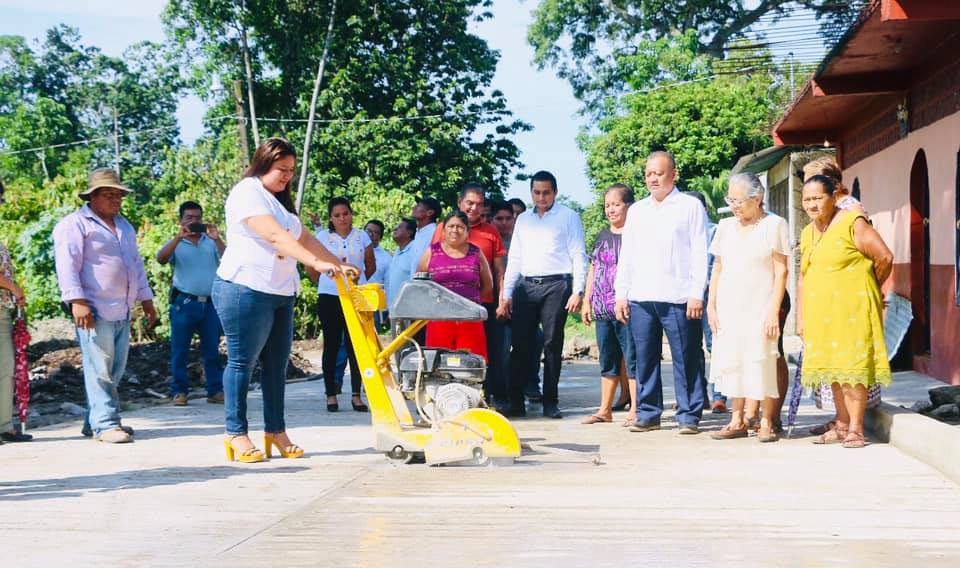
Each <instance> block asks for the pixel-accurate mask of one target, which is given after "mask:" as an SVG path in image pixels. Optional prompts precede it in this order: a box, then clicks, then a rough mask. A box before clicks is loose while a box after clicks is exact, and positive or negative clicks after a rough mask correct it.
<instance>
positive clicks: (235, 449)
mask: <svg viewBox="0 0 960 568" xmlns="http://www.w3.org/2000/svg"><path fill="white" fill-rule="evenodd" d="M296 155H297V153H296V150H295V149H294V148H293V146H292V145H290V143H289V142H287V141H286V140H284V139H282V138H269V139H267V140H266V141H264V143H263V144H262V145H260V147H259V148H257V151H256V153H254V155H253V160H252V161H251V163H250V167H249V168H247V171H246V173H245V174H244V178H243V179H242V180H240V182H239V183H238V184H237V185H235V186H234V187H233V189H232V190H230V195H229V197H227V203H226V222H227V240H228V243H229V244H228V246H227V250H226V251H225V252H224V254H223V258H222V260H221V262H220V268H219V269H218V270H217V278H216V280H215V281H214V283H213V293H212V298H213V303H214V306H215V307H216V308H217V313H218V314H219V315H220V321H221V323H223V331H224V335H225V336H226V339H227V367H226V369H225V371H224V374H223V394H224V411H225V414H226V432H227V438H226V440H224V446H225V447H226V451H227V459H229V460H230V461H233V459H234V458H236V459H238V460H239V461H241V462H259V461H263V459H264V458H265V457H270V456H271V453H272V448H273V447H276V448H277V450H278V451H279V453H280V455H281V456H282V457H289V458H298V457H300V456H302V455H303V450H302V449H301V448H300V447H299V446H297V445H296V444H294V443H293V442H291V441H290V438H289V436H287V432H286V425H285V423H284V411H283V404H284V401H283V396H284V387H285V385H286V376H287V361H288V359H289V358H290V347H291V345H292V343H293V304H294V301H295V297H296V294H297V292H298V290H299V288H300V276H299V273H298V272H297V262H300V263H302V264H304V265H306V266H307V267H308V268H310V269H312V270H316V271H318V272H333V273H341V272H343V271H348V272H354V273H355V272H357V269H356V268H354V267H350V266H347V265H344V264H343V263H341V262H340V261H339V260H337V257H335V256H334V255H332V254H331V253H330V251H328V250H327V249H326V248H324V246H323V245H322V244H320V243H319V242H318V241H317V239H316V238H314V236H313V235H312V234H311V233H310V231H305V230H303V225H302V224H301V223H300V218H299V217H298V216H297V213H296V209H295V207H294V206H293V200H292V199H291V196H290V181H291V180H292V179H293V174H294V171H295V167H296ZM257 361H260V362H261V376H260V385H261V389H262V392H263V421H264V435H263V438H264V446H265V449H266V456H265V455H264V452H262V451H260V450H259V449H257V448H256V447H255V446H254V445H253V442H251V441H250V437H249V436H248V427H247V390H248V387H249V384H250V377H251V375H252V374H253V369H254V367H255V366H256V364H257Z"/></svg>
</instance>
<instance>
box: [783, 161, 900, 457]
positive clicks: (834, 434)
mask: <svg viewBox="0 0 960 568" xmlns="http://www.w3.org/2000/svg"><path fill="white" fill-rule="evenodd" d="M836 198H837V186H836V183H835V182H834V181H833V180H832V179H831V178H829V177H827V176H823V175H815V176H813V177H811V178H809V179H808V180H807V181H806V183H804V184H803V209H804V211H806V213H807V215H809V216H810V220H811V223H810V224H809V225H807V226H806V228H804V230H803V233H802V234H801V235H800V254H801V261H800V272H801V274H802V277H803V291H802V297H803V305H802V309H801V314H802V320H801V322H799V328H800V334H801V335H802V336H803V376H802V382H803V384H804V385H805V386H811V387H816V386H818V385H819V384H820V383H827V384H829V385H831V386H832V387H833V391H834V402H835V405H836V407H837V420H836V424H835V425H834V427H833V429H831V430H830V431H828V432H827V433H826V434H824V435H822V436H820V438H818V439H817V440H816V441H815V443H819V444H832V443H838V442H839V443H843V447H845V448H862V447H863V446H864V438H863V415H864V413H865V412H866V409H867V388H868V387H870V386H871V385H874V384H878V383H879V384H883V385H887V384H890V381H891V379H892V376H891V374H890V363H889V361H888V360H887V349H886V347H885V345H884V342H883V299H882V297H881V295H880V284H881V283H883V281H884V280H886V279H887V277H888V276H890V270H891V268H892V266H893V253H891V252H890V249H888V248H887V245H886V244H884V242H883V239H882V238H881V237H880V234H879V233H877V231H876V230H875V229H874V228H873V227H872V226H870V223H868V222H867V220H866V218H865V217H864V216H863V215H862V214H861V213H858V212H855V211H842V210H840V209H838V208H837V206H836Z"/></svg>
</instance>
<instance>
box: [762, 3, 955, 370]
mask: <svg viewBox="0 0 960 568" xmlns="http://www.w3.org/2000/svg"><path fill="white" fill-rule="evenodd" d="M773 136H774V141H775V143H776V144H778V145H787V144H829V145H833V146H836V150H837V159H838V161H839V163H840V166H841V167H842V168H843V181H844V185H846V186H847V187H849V188H851V189H853V191H854V192H855V193H857V192H858V193H859V196H860V200H861V201H862V202H863V205H864V207H865V208H866V210H867V211H868V212H869V214H870V219H871V221H872V222H873V224H874V226H875V227H876V228H877V229H878V230H879V232H880V234H881V235H882V236H883V238H884V240H886V242H887V245H888V246H889V247H890V249H891V250H892V251H893V253H894V263H895V264H894V270H893V275H892V277H891V278H890V280H888V281H887V283H886V284H885V285H884V291H885V292H889V291H893V292H896V293H897V294H900V295H901V296H904V297H905V298H907V299H909V300H910V301H911V303H912V305H913V312H914V314H913V315H914V320H913V323H912V324H911V328H910V332H909V335H908V338H907V339H906V340H905V343H904V348H906V349H908V353H907V357H908V359H907V361H908V362H909V363H910V364H911V365H912V366H913V368H914V369H915V370H917V371H919V372H922V373H926V374H929V375H931V376H934V377H936V378H938V379H941V380H943V381H945V382H949V383H953V384H960V295H958V274H960V266H958V265H960V257H958V251H960V1H958V2H954V1H950V2H944V1H940V0H877V1H876V2H874V3H872V4H870V5H869V6H868V7H866V8H865V9H864V11H863V13H862V14H861V16H860V18H859V20H858V21H857V23H856V24H855V25H854V26H853V27H852V28H851V29H850V30H849V31H848V32H847V34H846V35H845V36H844V38H843V39H842V40H841V41H840V42H839V44H838V45H837V47H836V48H834V49H833V50H832V51H831V53H830V54H828V55H827V57H826V58H825V59H824V61H823V63H822V64H821V65H820V67H819V69H818V70H817V72H816V73H815V74H814V77H813V79H812V80H811V81H810V82H809V83H808V84H807V85H806V87H805V88H804V89H803V91H802V92H801V93H800V94H799V95H798V96H797V98H796V99H795V100H794V101H793V103H792V104H791V106H790V107H789V108H788V109H787V111H786V112H785V114H784V115H783V116H782V117H781V119H780V120H779V122H777V124H776V125H775V126H774V129H773ZM901 350H903V348H901Z"/></svg>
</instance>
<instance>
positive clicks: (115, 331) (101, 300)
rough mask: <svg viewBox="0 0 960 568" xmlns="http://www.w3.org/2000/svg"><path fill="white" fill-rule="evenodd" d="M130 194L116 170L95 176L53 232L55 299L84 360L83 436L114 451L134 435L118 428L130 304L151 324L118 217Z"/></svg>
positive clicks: (139, 273)
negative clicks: (65, 310)
mask: <svg viewBox="0 0 960 568" xmlns="http://www.w3.org/2000/svg"><path fill="white" fill-rule="evenodd" d="M129 193H132V190H131V189H129V188H127V187H125V186H124V185H123V184H121V183H120V178H119V176H118V175H117V173H116V172H115V171H113V170H111V169H109V168H102V169H98V170H95V171H94V172H93V173H91V174H90V179H89V183H88V184H87V189H86V190H85V191H82V192H80V199H82V200H84V201H86V202H87V203H86V204H85V205H84V206H83V207H81V208H80V209H79V210H78V211H75V212H74V213H71V214H70V215H67V216H66V217H64V218H63V219H62V220H61V221H60V222H59V223H57V226H56V227H55V228H54V229H53V246H54V256H55V259H56V265H57V281H58V282H59V284H60V294H61V299H62V300H63V301H64V302H65V303H66V304H68V305H69V307H70V312H71V314H72V316H73V320H74V322H75V323H76V326H77V339H78V341H79V343H80V351H81V353H82V355H83V383H84V389H85V390H86V394H87V405H88V411H87V419H86V421H85V423H84V435H95V436H96V438H97V439H98V440H100V441H101V442H109V443H113V444H118V443H125V442H132V441H133V430H132V429H131V428H127V427H124V426H122V425H121V424H120V401H119V396H118V393H117V385H118V384H119V382H120V379H121V378H123V373H124V369H125V368H126V365H127V352H128V350H129V346H130V319H131V314H132V313H133V307H134V304H135V303H136V302H141V303H142V305H143V311H144V313H145V314H146V316H147V319H148V320H149V325H150V326H151V327H152V326H154V325H155V324H156V322H157V311H156V309H154V307H153V292H152V291H151V290H150V284H149V283H148V282H147V273H146V271H145V270H144V267H143V258H141V257H140V251H139V250H138V249H137V232H136V230H134V228H133V226H132V225H131V224H130V223H129V222H128V221H127V220H126V219H124V218H123V216H122V215H120V206H121V205H122V203H123V198H124V197H126V196H127V194H129Z"/></svg>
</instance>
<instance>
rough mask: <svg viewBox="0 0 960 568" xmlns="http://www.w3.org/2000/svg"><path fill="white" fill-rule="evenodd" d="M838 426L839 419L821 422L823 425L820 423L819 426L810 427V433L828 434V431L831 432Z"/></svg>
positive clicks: (816, 434)
mask: <svg viewBox="0 0 960 568" xmlns="http://www.w3.org/2000/svg"><path fill="white" fill-rule="evenodd" d="M836 427H837V421H836V420H831V421H830V422H827V423H826V424H821V425H819V426H814V427H813V428H811V429H810V433H811V434H813V435H814V436H821V435H823V434H826V433H827V432H829V431H830V430H833V429H834V428H836Z"/></svg>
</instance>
